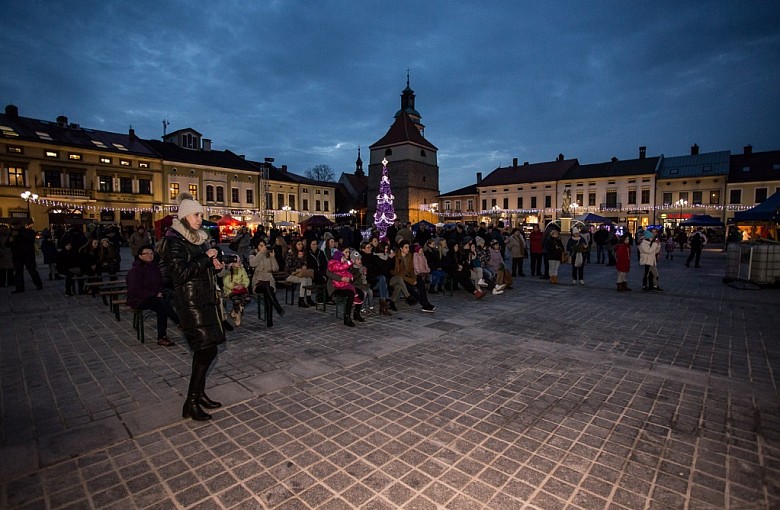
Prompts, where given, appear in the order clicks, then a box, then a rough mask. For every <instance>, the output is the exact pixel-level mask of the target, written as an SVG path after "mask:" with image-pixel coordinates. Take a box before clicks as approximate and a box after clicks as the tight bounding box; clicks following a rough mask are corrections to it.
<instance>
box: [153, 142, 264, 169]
mask: <svg viewBox="0 0 780 510" xmlns="http://www.w3.org/2000/svg"><path fill="white" fill-rule="evenodd" d="M146 143H148V144H149V146H151V147H152V148H153V149H154V150H155V151H156V152H157V153H158V154H159V155H160V157H162V158H163V159H164V160H167V161H175V162H181V163H189V164H192V165H203V166H212V167H218V168H232V169H234V170H248V171H252V172H257V168H256V167H255V166H254V165H253V164H252V163H251V162H250V161H247V160H245V159H244V158H241V157H239V156H238V154H235V153H233V152H231V151H214V150H211V151H206V150H200V149H196V150H192V149H184V148H182V147H179V146H178V145H176V144H173V143H170V142H161V141H159V140H146Z"/></svg>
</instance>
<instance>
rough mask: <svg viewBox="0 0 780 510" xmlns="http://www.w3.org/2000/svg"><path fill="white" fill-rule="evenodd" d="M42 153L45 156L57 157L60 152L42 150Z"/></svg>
mask: <svg viewBox="0 0 780 510" xmlns="http://www.w3.org/2000/svg"><path fill="white" fill-rule="evenodd" d="M43 155H44V156H46V157H47V158H59V157H60V152H59V151H44V153H43Z"/></svg>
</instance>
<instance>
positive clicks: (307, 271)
mask: <svg viewBox="0 0 780 510" xmlns="http://www.w3.org/2000/svg"><path fill="white" fill-rule="evenodd" d="M307 262H308V258H307V256H306V251H305V250H304V249H303V239H302V238H298V239H296V240H295V241H293V243H292V245H291V246H290V251H288V252H287V257H286V259H285V263H284V270H285V272H286V273H287V281H288V282H293V283H297V284H299V287H298V289H299V290H298V307H299V308H309V306H314V305H315V303H314V301H313V300H312V299H311V290H307V289H306V287H310V286H311V284H312V281H313V280H314V269H311V268H309V267H308V266H307V265H306V264H307Z"/></svg>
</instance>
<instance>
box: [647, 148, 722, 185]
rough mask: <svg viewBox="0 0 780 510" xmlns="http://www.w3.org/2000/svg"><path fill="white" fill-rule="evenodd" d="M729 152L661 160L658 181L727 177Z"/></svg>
mask: <svg viewBox="0 0 780 510" xmlns="http://www.w3.org/2000/svg"><path fill="white" fill-rule="evenodd" d="M730 154H731V153H730V152H729V151H719V152H707V153H705V154H695V155H690V156H675V157H671V158H663V161H661V167H660V168H659V169H658V174H657V178H658V179H679V178H691V177H707V176H709V175H727V174H728V173H729V162H730V158H729V156H730Z"/></svg>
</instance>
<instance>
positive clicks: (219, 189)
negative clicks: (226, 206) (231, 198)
mask: <svg viewBox="0 0 780 510" xmlns="http://www.w3.org/2000/svg"><path fill="white" fill-rule="evenodd" d="M224 201H225V188H223V187H222V186H217V202H224Z"/></svg>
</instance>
